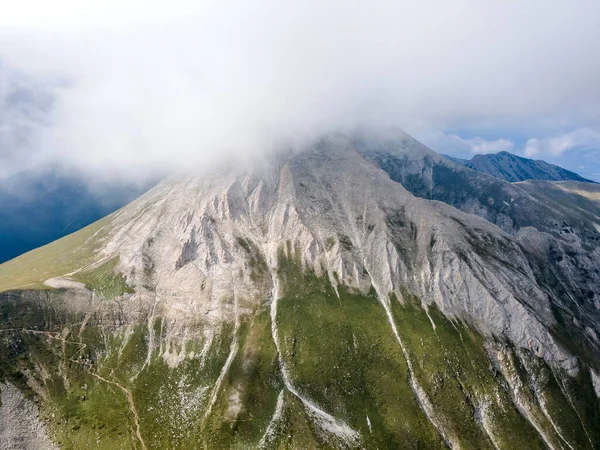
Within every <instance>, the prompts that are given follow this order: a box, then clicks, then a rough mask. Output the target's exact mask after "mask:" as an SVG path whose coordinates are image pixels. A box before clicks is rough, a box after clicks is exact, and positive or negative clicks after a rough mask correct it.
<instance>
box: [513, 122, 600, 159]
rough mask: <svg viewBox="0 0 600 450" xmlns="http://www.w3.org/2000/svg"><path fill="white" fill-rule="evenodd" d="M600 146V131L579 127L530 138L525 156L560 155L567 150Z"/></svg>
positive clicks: (524, 151)
mask: <svg viewBox="0 0 600 450" xmlns="http://www.w3.org/2000/svg"><path fill="white" fill-rule="evenodd" d="M594 147H595V148H600V132H598V131H595V130H593V129H590V128H579V129H577V130H573V131H571V132H569V133H565V134H561V135H559V136H553V137H549V138H545V139H536V138H533V139H529V140H528V141H527V143H526V145H525V148H524V150H523V153H524V154H525V156H528V157H533V156H559V155H562V154H563V153H565V152H566V151H567V150H573V149H593V148H594Z"/></svg>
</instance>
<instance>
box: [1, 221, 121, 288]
mask: <svg viewBox="0 0 600 450" xmlns="http://www.w3.org/2000/svg"><path fill="white" fill-rule="evenodd" d="M111 218H112V215H109V216H106V217H104V218H103V219H101V220H99V221H97V222H94V223H93V224H91V225H89V226H87V227H85V228H83V229H81V230H79V231H77V232H75V233H73V234H70V235H68V236H65V237H63V238H61V239H58V240H57V241H54V242H52V243H50V244H48V245H44V246H43V247H40V248H37V249H35V250H32V251H30V252H27V253H25V254H23V255H21V256H19V257H17V258H15V259H12V260H10V261H8V262H5V263H4V264H0V292H4V291H8V290H13V289H25V288H26V289H40V288H44V285H43V282H44V281H45V280H47V279H48V278H52V277H56V276H60V275H64V274H67V273H70V272H72V271H74V270H77V269H80V268H81V267H84V266H85V265H86V264H89V263H90V262H92V260H93V258H94V251H95V250H96V249H97V247H98V243H99V241H100V240H101V238H102V236H103V234H104V231H105V230H106V229H105V228H104V227H105V226H106V225H108V224H110V222H111Z"/></svg>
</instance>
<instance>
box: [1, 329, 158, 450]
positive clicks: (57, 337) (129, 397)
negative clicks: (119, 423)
mask: <svg viewBox="0 0 600 450" xmlns="http://www.w3.org/2000/svg"><path fill="white" fill-rule="evenodd" d="M6 331H21V332H24V333H29V334H41V335H44V336H46V337H47V338H49V339H54V340H58V341H60V342H61V347H62V351H63V354H64V353H65V348H66V345H67V344H75V345H79V350H77V351H76V352H75V353H74V354H73V356H71V357H70V358H69V361H71V362H74V363H76V364H79V365H81V366H84V367H86V368H87V369H88V373H89V374H90V375H92V376H93V377H94V378H97V379H98V380H100V381H103V382H105V383H108V384H112V385H115V386H117V387H118V388H119V389H121V390H122V391H123V393H124V394H125V396H126V397H127V403H128V404H129V410H130V411H131V414H132V415H133V420H134V423H135V435H136V437H137V439H138V440H139V441H140V444H141V446H142V449H143V450H147V447H146V443H145V442H144V438H143V437H142V433H141V430H140V416H139V415H138V412H137V409H136V407H135V403H134V401H133V394H132V393H131V391H130V390H129V389H128V388H127V387H125V386H124V385H122V384H121V383H119V382H118V381H116V380H114V378H115V376H114V374H113V372H112V371H111V373H110V376H112V378H113V380H109V379H107V378H104V377H103V376H101V375H98V374H97V373H96V372H93V371H92V369H93V368H94V366H93V364H91V363H88V362H84V361H78V360H76V359H75V357H76V356H77V355H78V354H79V353H81V352H82V351H83V350H84V349H85V347H86V344H84V343H83V342H79V341H70V340H67V336H68V334H63V333H59V332H51V331H40V330H28V329H24V328H22V329H21V328H10V329H4V330H0V332H6Z"/></svg>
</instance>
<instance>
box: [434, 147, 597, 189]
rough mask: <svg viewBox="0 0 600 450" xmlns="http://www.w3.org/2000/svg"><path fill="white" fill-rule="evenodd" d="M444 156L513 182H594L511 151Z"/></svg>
mask: <svg viewBox="0 0 600 450" xmlns="http://www.w3.org/2000/svg"><path fill="white" fill-rule="evenodd" d="M444 156H445V157H446V158H448V159H451V160H452V161H454V162H457V163H459V164H463V165H465V166H467V167H469V168H471V169H473V170H477V171H479V172H483V173H487V174H489V175H492V176H494V177H496V178H501V179H503V180H506V181H510V182H511V183H514V182H516V181H525V180H545V181H567V180H571V181H586V182H592V183H593V181H592V180H588V179H586V178H583V177H582V176H580V175H578V174H576V173H575V172H571V171H570V170H567V169H563V168H562V167H559V166H555V165H554V164H549V163H547V162H545V161H541V160H533V159H528V158H523V157H521V156H517V155H513V154H512V153H509V152H499V153H490V154H486V155H475V156H473V158H471V159H461V158H455V157H452V156H448V155H444Z"/></svg>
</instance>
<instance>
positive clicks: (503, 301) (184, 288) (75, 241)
mask: <svg viewBox="0 0 600 450" xmlns="http://www.w3.org/2000/svg"><path fill="white" fill-rule="evenodd" d="M296 150H297V151H295V152H287V151H283V149H282V151H281V152H279V153H278V154H276V155H273V157H272V158H271V159H270V160H269V162H268V164H266V165H265V164H263V165H257V166H254V167H247V168H245V169H240V168H229V169H223V170H221V171H217V172H215V173H213V174H210V175H205V176H193V175H192V176H173V177H170V178H168V179H166V180H164V181H163V182H161V183H160V184H159V185H157V186H156V187H154V188H153V189H151V190H150V191H149V192H147V193H146V194H144V195H142V196H141V197H139V198H138V199H137V200H135V201H133V202H132V203H130V204H129V205H127V206H126V207H124V208H123V209H121V210H119V211H117V212H115V213H113V214H111V215H109V216H107V217H105V218H104V219H102V220H101V221H99V222H97V223H95V224H93V225H91V226H89V227H86V228H84V229H83V230H81V231H79V232H77V233H75V234H72V235H70V236H67V237H65V238H63V239H61V240H58V241H56V242H54V243H52V244H50V245H47V246H45V247H42V248H40V249H37V250H35V251H33V252H30V253H28V254H26V255H23V256H21V257H19V258H16V259H14V260H12V261H9V262H7V263H5V264H3V265H0V291H2V294H0V318H1V320H2V329H3V331H2V341H1V345H2V348H1V349H0V350H1V351H0V376H1V377H2V378H3V379H4V380H6V382H7V384H4V385H3V387H2V395H3V397H2V398H3V403H2V406H1V407H0V413H1V414H0V420H4V422H0V423H3V424H6V423H7V422H6V421H7V420H8V419H7V417H11V415H12V414H17V413H18V414H20V416H19V417H25V418H27V420H24V419H23V420H22V421H21V422H20V423H21V425H19V427H16V426H15V425H14V424H13V425H11V426H10V427H7V426H6V425H5V426H4V428H2V427H0V439H4V441H2V442H8V443H14V442H17V441H15V439H16V437H15V436H17V437H18V438H20V439H21V441H20V442H25V443H26V445H29V446H32V447H33V446H34V445H46V446H49V445H52V444H50V442H53V443H54V444H56V445H59V446H61V447H64V448H119V447H121V448H140V447H141V448H148V449H150V448H152V449H154V448H211V449H212V448H439V447H444V446H445V447H449V448H490V449H492V448H496V449H497V448H500V449H504V448H506V449H514V448H553V449H573V448H598V447H599V446H600V427H598V424H599V423H600V377H599V374H600V339H599V337H598V333H599V330H600V274H599V267H600V188H599V186H598V185H597V184H593V183H584V182H576V181H569V182H549V181H543V182H538V181H529V182H525V183H509V182H506V181H504V180H501V179H497V178H494V177H490V176H488V175H486V174H482V173H479V172H477V171H474V170H471V169H469V168H467V167H465V166H463V165H460V164H457V163H455V162H452V161H449V160H448V159H446V158H444V157H442V156H440V155H438V154H437V153H435V152H433V151H432V150H430V149H429V148H427V147H426V146H424V145H422V144H420V143H419V142H418V141H416V140H414V139H412V138H411V137H410V136H408V135H407V134H405V133H403V132H401V131H399V130H390V131H388V132H386V133H373V132H357V133H354V134H350V135H342V134H336V135H325V136H323V137H322V138H320V139H317V140H315V141H313V142H311V143H309V144H306V145H304V146H303V148H301V149H296ZM540 183H541V184H540ZM550 189H552V190H553V192H554V193H555V194H556V195H553V194H552V193H550ZM15 387H16V388H15ZM23 396H24V397H25V398H29V399H36V400H37V402H38V403H37V406H33V404H32V403H28V400H25V399H24V397H23ZM5 398H8V399H9V400H10V401H7V402H5ZM18 405H26V407H25V406H18ZM10 408H12V409H10ZM36 408H39V418H38V417H37V415H36V413H35V409H36ZM32 429H34V430H40V429H41V430H43V433H42V434H41V435H40V433H31V432H30V431H31V430H32ZM2 430H8V431H4V432H2Z"/></svg>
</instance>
